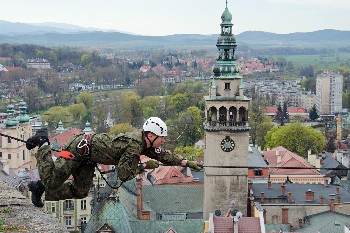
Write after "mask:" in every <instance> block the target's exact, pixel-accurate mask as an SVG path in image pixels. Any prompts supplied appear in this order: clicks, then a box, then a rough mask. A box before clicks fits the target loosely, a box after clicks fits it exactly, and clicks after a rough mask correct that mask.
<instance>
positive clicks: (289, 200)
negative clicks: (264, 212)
mask: <svg viewBox="0 0 350 233" xmlns="http://www.w3.org/2000/svg"><path fill="white" fill-rule="evenodd" d="M288 203H292V193H291V192H288Z"/></svg>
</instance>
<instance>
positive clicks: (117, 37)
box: [0, 20, 350, 49]
mask: <svg viewBox="0 0 350 233" xmlns="http://www.w3.org/2000/svg"><path fill="white" fill-rule="evenodd" d="M68 29H69V30H68ZM82 30H83V31H82ZM95 30H98V29H95ZM217 37H218V35H197V34H177V35H168V36H142V35H133V34H128V33H123V32H107V31H91V29H90V30H88V29H86V28H78V27H76V28H74V27H72V26H71V27H70V28H68V27H66V28H65V29H62V28H58V26H57V25H56V27H48V26H45V27H44V26H41V27H39V26H33V25H29V26H28V27H27V26H26V24H18V23H17V24H16V23H9V22H6V21H1V20H0V43H16V44H37V45H42V46H74V47H100V48H101V47H102V48H124V49H136V48H175V47H192V48H201V47H202V48H204V47H206V48H213V46H214V45H215V44H216V41H217ZM236 39H237V43H238V45H251V46H254V47H258V46H263V47H281V46H282V47H284V46H292V47H294V46H300V47H315V46H316V47H317V46H322V47H325V46H332V47H334V46H336V47H348V46H350V31H339V30H332V29H326V30H320V31H314V32H303V33H301V32H299V33H289V34H276V33H270V32H261V31H247V32H243V33H240V34H238V35H236Z"/></svg>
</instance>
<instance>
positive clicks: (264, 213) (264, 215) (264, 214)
mask: <svg viewBox="0 0 350 233" xmlns="http://www.w3.org/2000/svg"><path fill="white" fill-rule="evenodd" d="M266 212H267V211H266V210H265V209H264V212H263V217H264V224H266Z"/></svg>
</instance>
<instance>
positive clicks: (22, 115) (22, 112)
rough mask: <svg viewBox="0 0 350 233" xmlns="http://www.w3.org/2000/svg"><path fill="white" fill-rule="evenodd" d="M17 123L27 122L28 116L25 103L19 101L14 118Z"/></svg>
mask: <svg viewBox="0 0 350 233" xmlns="http://www.w3.org/2000/svg"><path fill="white" fill-rule="evenodd" d="M16 119H17V120H18V122H19V123H28V122H29V116H28V115H27V103H26V102H24V101H21V102H20V103H19V116H18V117H17V118H16Z"/></svg>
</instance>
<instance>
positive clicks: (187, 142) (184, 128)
mask: <svg viewBox="0 0 350 233" xmlns="http://www.w3.org/2000/svg"><path fill="white" fill-rule="evenodd" d="M173 126H174V127H173V128H172V130H173V131H172V132H171V134H169V135H171V136H170V139H171V140H172V141H175V143H176V144H177V145H181V146H193V145H194V144H195V143H196V142H197V141H198V140H199V139H200V138H202V137H203V134H204V133H203V117H202V115H201V110H200V109H199V108H197V107H195V106H191V107H189V108H188V109H187V110H186V111H185V112H181V113H180V115H179V118H178V119H176V120H174V122H173ZM175 131H176V132H175ZM175 138H176V139H175Z"/></svg>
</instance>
